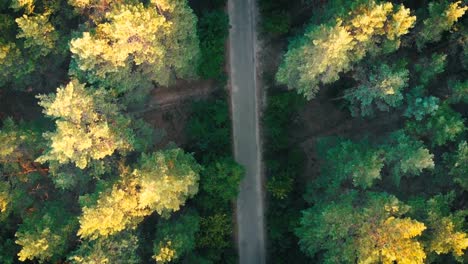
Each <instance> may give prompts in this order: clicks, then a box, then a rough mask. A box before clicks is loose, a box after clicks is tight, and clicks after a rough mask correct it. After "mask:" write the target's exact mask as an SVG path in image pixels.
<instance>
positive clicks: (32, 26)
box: [16, 15, 58, 56]
mask: <svg viewBox="0 0 468 264" xmlns="http://www.w3.org/2000/svg"><path fill="white" fill-rule="evenodd" d="M16 23H17V24H18V27H19V28H20V33H19V34H18V35H17V38H24V39H25V41H24V47H25V48H30V49H31V50H33V51H34V52H33V53H32V54H35V55H37V56H40V55H42V56H45V55H47V54H49V53H50V52H52V51H53V49H54V46H55V42H56V41H57V39H58V34H57V32H56V31H55V28H54V26H53V25H52V24H51V23H50V22H49V17H48V15H32V16H27V15H23V16H22V17H20V18H17V19H16Z"/></svg>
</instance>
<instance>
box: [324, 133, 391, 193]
mask: <svg viewBox="0 0 468 264" xmlns="http://www.w3.org/2000/svg"><path fill="white" fill-rule="evenodd" d="M319 144H325V146H323V145H322V146H319V149H326V150H325V151H326V152H325V153H326V154H325V162H326V164H325V165H324V166H322V168H323V171H322V174H323V175H324V177H323V178H322V179H320V180H319V181H320V183H323V184H324V185H325V186H326V185H328V186H329V188H330V189H332V190H333V191H334V192H335V191H337V190H336V189H334V188H339V187H340V185H341V184H342V183H343V182H344V181H347V180H351V181H352V183H353V185H354V186H356V187H360V188H362V189H367V188H369V187H371V186H372V185H373V184H374V182H375V181H376V180H377V179H380V178H381V175H380V171H381V170H382V168H383V166H384V155H383V154H384V153H383V151H382V150H379V149H377V148H374V147H372V146H370V144H369V142H368V141H361V142H357V143H354V142H352V141H349V140H339V141H338V142H337V143H336V145H335V146H334V147H331V148H327V147H326V142H320V143H319Z"/></svg>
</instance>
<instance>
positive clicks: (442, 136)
mask: <svg viewBox="0 0 468 264" xmlns="http://www.w3.org/2000/svg"><path fill="white" fill-rule="evenodd" d="M405 129H406V131H407V132H408V133H409V134H415V135H418V136H421V137H428V138H429V139H430V140H431V142H432V145H434V146H442V145H444V144H445V143H447V142H451V141H455V140H456V139H457V137H459V136H461V135H463V133H464V132H465V130H466V127H465V125H464V119H463V117H462V116H461V115H460V113H458V112H455V111H454V110H453V109H452V108H451V107H450V106H449V105H448V104H443V105H441V106H440V107H439V108H438V109H437V111H436V112H435V113H434V114H433V115H432V116H429V117H428V118H426V119H424V120H422V121H410V122H407V123H406V128H405Z"/></svg>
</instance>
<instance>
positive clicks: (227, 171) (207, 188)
mask: <svg viewBox="0 0 468 264" xmlns="http://www.w3.org/2000/svg"><path fill="white" fill-rule="evenodd" d="M243 175H244V169H243V168H242V167H241V166H240V165H239V164H237V163H236V162H235V161H234V160H233V159H232V158H220V159H219V160H216V161H213V163H211V164H209V165H208V166H207V167H206V168H205V169H204V170H203V171H202V172H201V175H200V190H201V192H200V194H199V197H197V200H199V202H200V206H201V207H204V208H207V209H209V210H221V209H222V208H227V207H229V206H230V205H231V203H232V201H233V200H234V199H235V198H236V197H237V195H238V193H239V184H240V181H241V179H242V177H243Z"/></svg>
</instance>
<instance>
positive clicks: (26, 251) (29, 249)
mask: <svg viewBox="0 0 468 264" xmlns="http://www.w3.org/2000/svg"><path fill="white" fill-rule="evenodd" d="M67 207H68V205H66V204H63V203H62V202H58V201H57V202H50V203H47V204H46V205H45V206H44V208H42V210H40V211H38V212H36V213H33V215H31V216H30V217H27V218H26V219H25V220H24V222H23V223H22V224H21V225H20V226H19V228H18V231H17V232H16V235H15V236H16V244H18V245H20V246H21V251H20V252H19V253H18V259H19V260H20V261H25V260H27V259H29V260H33V259H37V260H39V261H40V262H41V263H44V262H50V261H52V262H53V261H56V260H58V259H60V258H61V257H62V256H63V255H64V253H65V252H66V250H67V249H68V247H69V241H70V239H71V238H72V236H73V233H74V232H75V231H76V229H75V228H76V227H77V223H78V221H77V220H76V217H75V216H74V215H72V214H71V213H70V212H69V210H68V209H67Z"/></svg>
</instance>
